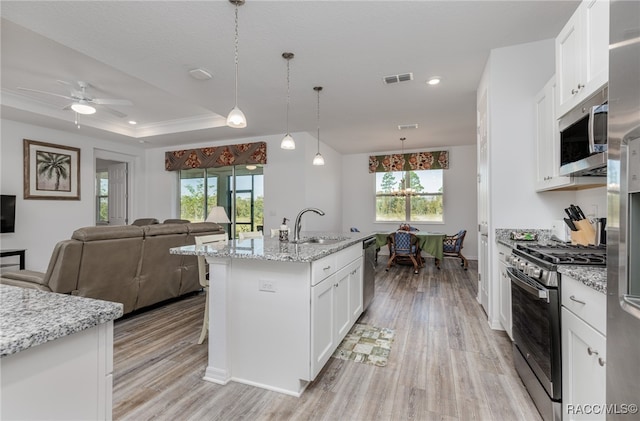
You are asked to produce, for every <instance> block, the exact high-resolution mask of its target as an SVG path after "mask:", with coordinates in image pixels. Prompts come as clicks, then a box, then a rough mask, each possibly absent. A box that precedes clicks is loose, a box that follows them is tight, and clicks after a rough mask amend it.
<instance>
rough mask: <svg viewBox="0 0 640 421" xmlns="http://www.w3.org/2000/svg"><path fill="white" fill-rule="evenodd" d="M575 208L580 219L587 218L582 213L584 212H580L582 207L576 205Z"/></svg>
mask: <svg viewBox="0 0 640 421" xmlns="http://www.w3.org/2000/svg"><path fill="white" fill-rule="evenodd" d="M576 210H577V211H578V216H579V217H580V219H587V217H586V216H585V215H584V212H582V209H580V206H576Z"/></svg>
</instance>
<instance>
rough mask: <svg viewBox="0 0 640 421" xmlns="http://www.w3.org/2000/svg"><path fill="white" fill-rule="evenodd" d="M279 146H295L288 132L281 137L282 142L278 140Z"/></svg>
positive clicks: (290, 147)
mask: <svg viewBox="0 0 640 421" xmlns="http://www.w3.org/2000/svg"><path fill="white" fill-rule="evenodd" d="M280 147H281V148H282V149H289V150H291V149H295V148H296V142H295V141H294V140H293V137H291V135H290V134H289V133H287V135H286V136H285V137H284V138H283V139H282V142H280Z"/></svg>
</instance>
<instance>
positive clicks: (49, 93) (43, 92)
mask: <svg viewBox="0 0 640 421" xmlns="http://www.w3.org/2000/svg"><path fill="white" fill-rule="evenodd" d="M16 89H18V90H20V91H27V92H35V93H38V94H46V95H53V96H57V97H60V98H64V99H74V98H72V97H70V96H68V95H61V94H56V93H53V92H47V91H40V90H38V89H30V88H22V87H20V86H18V87H17V88H16Z"/></svg>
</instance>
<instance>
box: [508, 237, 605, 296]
mask: <svg viewBox="0 0 640 421" xmlns="http://www.w3.org/2000/svg"><path fill="white" fill-rule="evenodd" d="M512 231H516V232H517V231H527V232H536V233H538V241H537V243H543V244H544V243H546V242H548V241H549V239H550V238H551V230H522V229H496V242H497V243H499V244H503V245H505V246H507V247H514V246H515V245H516V244H519V243H522V244H525V243H532V242H531V241H514V240H511V239H510V235H511V232H512ZM558 272H560V273H561V274H562V273H564V274H566V275H568V276H570V277H572V278H574V279H576V280H578V281H579V282H582V283H583V284H585V285H586V286H588V287H590V288H592V289H595V290H596V291H598V292H601V293H603V294H606V293H607V268H603V267H598V266H572V265H566V266H565V265H560V266H558Z"/></svg>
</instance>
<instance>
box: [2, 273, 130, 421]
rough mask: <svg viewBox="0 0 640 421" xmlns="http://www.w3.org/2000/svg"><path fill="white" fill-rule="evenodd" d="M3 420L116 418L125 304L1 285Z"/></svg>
mask: <svg viewBox="0 0 640 421" xmlns="http://www.w3.org/2000/svg"><path fill="white" fill-rule="evenodd" d="M0 301H1V302H2V306H1V307H0V368H1V371H2V388H1V396H2V398H1V399H2V400H1V404H0V407H1V408H2V409H1V414H0V418H1V419H47V420H54V419H65V420H68V419H93V420H97V419H103V420H107V419H111V407H112V398H111V397H112V387H113V375H112V372H113V320H114V319H116V318H118V317H120V316H122V311H123V307H122V304H120V303H112V302H107V301H101V300H94V299H90V298H83V297H75V296H70V295H64V294H56V293H53V292H46V291H40V290H35V289H27V288H20V287H14V286H8V285H0Z"/></svg>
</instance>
